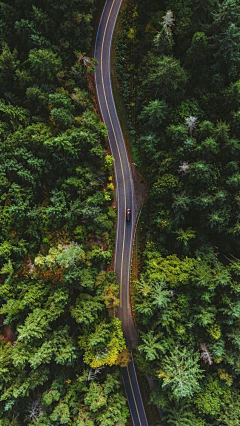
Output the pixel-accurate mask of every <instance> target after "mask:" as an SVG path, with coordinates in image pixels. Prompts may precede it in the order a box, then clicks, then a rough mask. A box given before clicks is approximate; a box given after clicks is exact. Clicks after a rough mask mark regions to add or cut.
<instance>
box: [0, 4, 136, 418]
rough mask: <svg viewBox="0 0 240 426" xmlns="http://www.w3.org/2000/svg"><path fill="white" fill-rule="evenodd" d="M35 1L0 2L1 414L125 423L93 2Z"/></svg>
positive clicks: (108, 159)
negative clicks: (95, 85) (92, 77)
mask: <svg viewBox="0 0 240 426" xmlns="http://www.w3.org/2000/svg"><path fill="white" fill-rule="evenodd" d="M40 3H41V4H40ZM40 3H39V2H37V1H35V0H34V1H32V2H29V1H27V2H25V3H23V2H22V1H18V2H15V3H14V2H12V1H11V0H10V2H7V3H6V2H1V4H0V28H1V31H0V33H1V35H0V47H1V49H0V83H1V84H0V156H1V165H0V175H1V188H0V216H1V219H0V230H1V232H0V234H1V237H0V317H1V324H0V327H1V329H0V337H1V339H0V341H1V344H0V372H1V374H0V376H1V378H0V389H1V396H0V424H1V425H3V426H8V425H10V424H12V425H16V426H25V425H33V424H38V425H39V426H53V425H72V426H76V425H82V426H83V425H84V426H85V425H86V426H93V425H95V424H99V425H100V424H102V425H106V426H107V425H109V426H112V425H115V424H116V425H117V424H118V425H120V424H121V425H124V424H126V422H127V418H128V409H127V406H126V400H125V397H124V396H123V394H122V389H121V387H120V385H121V382H120V367H119V366H120V365H124V366H126V364H127V362H128V355H127V354H125V352H126V351H125V341H124V338H123V333H122V329H121V323H120V321H119V320H118V319H116V318H115V313H116V308H117V306H118V303H119V299H118V295H119V285H118V283H117V281H116V277H115V274H114V273H113V272H106V269H107V266H108V265H109V264H110V263H111V259H112V248H113V242H114V220H115V216H116V213H115V210H114V209H113V208H112V207H111V200H112V196H113V190H114V186H113V184H112V183H111V180H112V176H110V175H111V174H112V166H113V160H112V158H111V157H110V156H108V155H106V145H105V142H106V137H107V129H106V128H105V126H104V124H103V123H101V122H100V120H99V117H98V115H97V114H96V113H95V109H94V103H93V101H92V95H91V94H90V92H89V85H88V82H89V77H88V74H90V73H91V72H93V70H94V67H95V65H96V61H95V60H94V59H93V58H88V59H89V62H88V63H87V66H85V65H84V63H83V60H82V59H81V57H80V56H81V55H80V54H79V53H77V52H79V51H81V52H89V50H90V47H91V42H92V40H91V38H92V19H93V13H94V10H95V2H94V1H92V0H86V1H84V2H82V1H80V0H77V1H70V2H68V4H66V2H64V1H55V0H50V1H48V2H46V1H43V2H40ZM82 57H83V58H85V59H86V58H87V57H85V55H82ZM80 342H81V344H80ZM124 351H125V352H124ZM98 353H99V356H98ZM99 360H101V361H100V362H99ZM103 367H104V368H103Z"/></svg>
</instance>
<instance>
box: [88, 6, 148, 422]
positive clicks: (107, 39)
mask: <svg viewBox="0 0 240 426" xmlns="http://www.w3.org/2000/svg"><path fill="white" fill-rule="evenodd" d="M121 3H122V0H106V2H105V6H104V9H103V12H102V16H101V19H100V23H99V27H98V32H97V36H96V43H95V52H94V57H95V58H96V59H97V60H98V62H99V65H98V66H97V68H96V72H95V84H96V90H97V96H98V102H99V106H100V110H101V114H102V118H103V121H104V122H105V124H106V126H107V128H108V138H109V144H110V148H111V152H112V156H113V157H114V160H115V161H114V169H115V180H116V189H117V201H118V220H117V235H116V247H115V260H114V268H115V271H116V274H117V279H118V281H119V283H120V305H119V309H118V316H119V318H120V319H121V321H122V328H123V333H124V336H125V339H126V342H127V346H128V348H129V350H130V351H131V350H132V342H133V341H134V340H135V338H136V333H135V328H134V324H133V319H132V313H131V304H130V290H129V278H130V262H131V254H132V243H133V236H134V227H135V223H136V216H137V208H136V205H135V202H134V185H133V179H132V173H131V167H130V164H129V159H128V156H127V151H126V146H125V142H124V138H123V134H122V130H121V126H120V123H119V120H118V115H117V111H116V107H115V103H114V98H113V93H112V86H111V43H112V36H113V32H114V27H115V23H116V20H117V16H118V12H119V9H120V6H121ZM127 208H130V209H131V211H132V221H131V222H130V223H126V209H127ZM123 381H124V385H125V390H126V395H127V399H128V404H129V409H130V412H131V416H132V421H133V424H134V426H147V425H148V422H147V418H146V414H145V410H144V406H143V402H142V398H141V393H140V389H139V385H138V380H137V375H136V371H135V367H134V362H133V357H132V352H131V362H130V363H129V365H128V367H126V368H124V369H123Z"/></svg>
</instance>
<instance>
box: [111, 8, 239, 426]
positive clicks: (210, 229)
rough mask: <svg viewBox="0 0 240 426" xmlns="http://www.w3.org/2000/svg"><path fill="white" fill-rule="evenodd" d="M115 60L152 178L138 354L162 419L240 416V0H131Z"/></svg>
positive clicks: (187, 425)
mask: <svg viewBox="0 0 240 426" xmlns="http://www.w3.org/2000/svg"><path fill="white" fill-rule="evenodd" d="M120 25H121V26H120V29H119V31H118V40H117V46H116V57H117V59H116V67H117V72H118V79H119V82H120V86H121V91H122V95H123V98H124V102H125V106H126V108H127V113H128V114H127V115H128V118H127V120H128V123H127V124H128V130H129V135H130V142H131V146H132V150H133V153H134V161H135V162H136V164H137V167H138V169H139V170H140V172H141V173H142V175H143V176H144V178H145V180H146V184H147V197H146V201H145V206H144V208H143V213H142V216H141V220H140V228H141V229H140V239H141V243H140V250H139V251H140V253H141V256H140V266H141V271H140V274H139V279H138V281H137V282H135V288H134V310H135V313H136V320H137V325H138V328H139V331H140V339H139V344H138V353H137V355H136V361H137V364H138V366H139V367H140V369H141V370H142V371H143V372H144V373H147V374H148V375H149V376H151V377H152V378H153V379H154V389H153V391H152V394H151V401H152V402H153V403H154V404H155V405H156V406H157V407H161V411H162V420H161V424H163V425H170V426H213V425H214V426H215V425H216V426H217V425H221V426H224V425H226V426H237V425H239V423H240V388H239V378H240V351H239V350H240V328H239V319H240V298H239V296H240V280H239V277H240V260H239V249H240V238H239V237H240V197H239V194H240V191H239V190H240V141H239V134H240V110H239V103H240V80H239V76H240V50H239V46H240V4H239V0H208V1H202V0H194V1H193V0H181V1H174V0H161V1H154V0H152V1H150V2H149V1H147V0H136V1H134V0H129V1H127V2H126V4H125V8H124V10H123V12H122V16H121V22H120Z"/></svg>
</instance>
